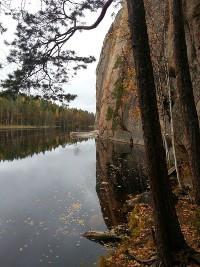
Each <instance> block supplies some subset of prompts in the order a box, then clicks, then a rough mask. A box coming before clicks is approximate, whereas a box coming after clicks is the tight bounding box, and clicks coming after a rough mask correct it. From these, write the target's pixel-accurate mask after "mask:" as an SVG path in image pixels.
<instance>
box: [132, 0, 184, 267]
mask: <svg viewBox="0 0 200 267" xmlns="http://www.w3.org/2000/svg"><path fill="white" fill-rule="evenodd" d="M127 4H128V19H129V28H130V32H131V37H132V47H133V57H134V61H135V68H136V75H137V89H138V98H139V104H140V110H141V117H142V125H143V132H144V142H145V149H146V156H147V166H148V175H149V179H150V186H151V192H152V200H153V201H152V202H153V209H154V221H155V231H156V241H157V249H158V254H159V256H160V258H161V260H162V261H163V263H164V266H167V267H169V266H173V264H172V254H173V253H175V252H178V251H180V250H182V249H183V248H184V247H185V240H184V237H183V235H182V232H181V229H180V225H179V222H178V218H177V215H176V209H175V206H174V202H173V197H172V192H171V188H170V184H169V181H168V178H167V164H166V155H165V151H164V147H163V142H162V135H161V128H160V123H159V115H158V108H157V101H156V88H155V82H154V76H153V67H152V62H151V57H150V48H149V40H148V34H147V26H146V19H145V8H144V3H143V0H127Z"/></svg>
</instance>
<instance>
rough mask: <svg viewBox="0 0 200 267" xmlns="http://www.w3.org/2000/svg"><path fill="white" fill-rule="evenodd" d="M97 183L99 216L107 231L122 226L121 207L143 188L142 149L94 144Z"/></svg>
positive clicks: (144, 177)
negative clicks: (100, 214) (130, 195)
mask: <svg viewBox="0 0 200 267" xmlns="http://www.w3.org/2000/svg"><path fill="white" fill-rule="evenodd" d="M96 147H97V149H96V151H97V152H96V153H97V167H96V170H97V183H96V190H97V194H98V197H99V201H100V205H101V209H102V214H103V217H104V220H105V223H106V225H107V227H108V229H111V228H112V227H114V226H117V225H120V224H123V223H126V217H127V216H125V215H126V214H125V212H123V205H124V203H125V201H126V200H127V199H128V196H129V194H133V195H134V194H135V195H137V194H139V193H142V192H144V191H146V189H147V179H146V175H145V163H144V159H145V154H144V147H143V146H133V147H131V146H130V145H128V144H120V143H113V142H110V141H100V140H98V141H97V142H96Z"/></svg>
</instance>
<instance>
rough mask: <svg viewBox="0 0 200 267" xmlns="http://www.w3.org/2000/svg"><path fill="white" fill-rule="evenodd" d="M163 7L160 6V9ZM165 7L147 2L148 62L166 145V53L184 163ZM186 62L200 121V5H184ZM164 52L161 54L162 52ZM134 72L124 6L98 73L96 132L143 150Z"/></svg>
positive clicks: (197, 2) (193, 2)
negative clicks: (154, 81)
mask: <svg viewBox="0 0 200 267" xmlns="http://www.w3.org/2000/svg"><path fill="white" fill-rule="evenodd" d="M161 2H162V3H161ZM167 2H168V1H158V0H148V1H145V5H146V17H147V24H148V32H149V39H150V45H151V51H152V61H153V65H154V71H155V80H156V83H157V90H158V92H157V95H158V96H157V97H158V106H159V113H160V120H161V126H162V130H163V133H164V134H165V135H167V136H168V139H169V142H170V127H169V114H168V113H169V110H168V109H169V108H168V107H167V95H168V93H167V86H166V81H165V77H164V76H163V69H164V68H165V66H164V65H166V63H164V62H166V60H163V51H162V50H164V51H165V55H166V58H167V60H168V64H169V69H170V76H171V77H170V78H171V86H172V98H173V99H172V100H173V116H174V124H175V126H176V127H175V138H176V144H177V147H178V150H179V157H180V158H181V157H182V156H183V158H185V146H187V144H186V143H185V138H184V128H183V124H182V118H181V112H180V105H179V100H178V95H177V92H176V80H175V79H176V78H175V77H174V71H173V70H174V58H173V54H174V53H173V36H172V24H171V21H170V19H169V16H168V6H167V5H168V4H167ZM183 4H184V16H185V29H186V37H187V45H188V56H189V63H190V70H191V75H192V81H193V88H194V95H195V101H196V106H197V111H198V114H199V115H200V0H190V1H186V0H185V1H183ZM163 46H164V48H165V49H163ZM134 77H135V70H134V63H133V58H132V51H131V42H130V35H129V31H128V22H127V10H126V7H125V6H124V7H123V8H122V10H121V11H120V12H119V13H118V15H117V17H116V19H115V21H114V23H113V24H112V25H111V27H110V30H109V32H108V33H107V35H106V37H105V40H104V44H103V48H102V52H101V56H100V60H99V64H98V67H97V89H96V95H97V112H96V128H97V129H98V130H99V135H100V137H102V138H106V139H107V138H108V139H109V138H110V139H114V140H119V141H126V142H129V141H130V139H132V140H133V143H136V144H143V133H142V126H141V119H140V110H139V106H138V98H137V93H136V84H135V78H134Z"/></svg>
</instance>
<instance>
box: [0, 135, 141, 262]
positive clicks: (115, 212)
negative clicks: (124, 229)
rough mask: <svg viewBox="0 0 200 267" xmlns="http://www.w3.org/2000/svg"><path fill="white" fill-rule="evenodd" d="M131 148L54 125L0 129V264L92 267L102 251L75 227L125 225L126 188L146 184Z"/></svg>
mask: <svg viewBox="0 0 200 267" xmlns="http://www.w3.org/2000/svg"><path fill="white" fill-rule="evenodd" d="M96 147H97V150H96ZM136 151H137V153H136V154H137V156H135V157H133V149H132V148H130V147H128V148H127V147H126V148H125V147H124V146H123V147H121V148H120V147H119V146H117V145H113V144H111V143H106V144H104V143H101V142H97V146H96V145H95V140H86V141H82V142H77V143H74V141H72V140H70V138H69V136H68V135H67V134H63V133H59V132H54V131H53V132H48V131H45V132H44V131H12V132H11V131H3V132H1V133H0V159H1V162H0V265H1V266H3V267H12V266H13V267H25V266H29V267H32V266H34V267H36V266H49V265H52V266H59V267H62V266H63V267H64V266H65V267H76V266H87V267H90V266H95V264H96V262H97V261H98V258H99V257H100V256H101V255H103V254H105V253H106V249H105V248H104V247H102V246H100V245H99V244H96V243H94V242H91V241H88V240H86V239H85V238H81V233H83V232H85V231H88V230H90V229H95V230H106V229H107V228H112V226H115V225H118V224H121V223H124V218H125V216H124V214H123V213H122V212H121V207H122V205H123V203H124V202H125V200H126V199H127V197H128V194H131V193H133V192H134V193H138V192H142V191H144V190H145V188H146V187H145V183H144V181H145V178H144V174H143V167H142V166H141V164H142V163H141V157H143V150H142V149H139V150H138V148H137V149H136ZM134 153H135V151H134ZM136 165H137V168H138V169H137V168H136ZM130 166H131V168H130ZM134 166H135V167H134ZM132 167H134V168H132ZM137 170H140V172H142V174H141V173H140V174H139V176H138V171H137ZM141 170H142V171H141ZM130 181H132V182H130Z"/></svg>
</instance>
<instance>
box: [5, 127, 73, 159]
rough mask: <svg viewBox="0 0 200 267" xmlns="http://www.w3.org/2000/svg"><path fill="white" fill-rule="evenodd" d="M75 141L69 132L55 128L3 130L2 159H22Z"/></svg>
mask: <svg viewBox="0 0 200 267" xmlns="http://www.w3.org/2000/svg"><path fill="white" fill-rule="evenodd" d="M73 143H75V141H74V140H72V139H70V136H69V134H68V133H66V132H62V131H60V130H55V129H46V130H45V129H40V130H38V129H31V130H27V129H26V130H20V129H19V130H1V131H0V161H4V160H9V161H12V160H14V159H22V158H26V157H28V156H33V155H34V154H39V153H41V152H42V153H44V152H46V151H52V150H54V149H56V148H57V147H58V146H59V145H63V146H64V145H66V144H73Z"/></svg>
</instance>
